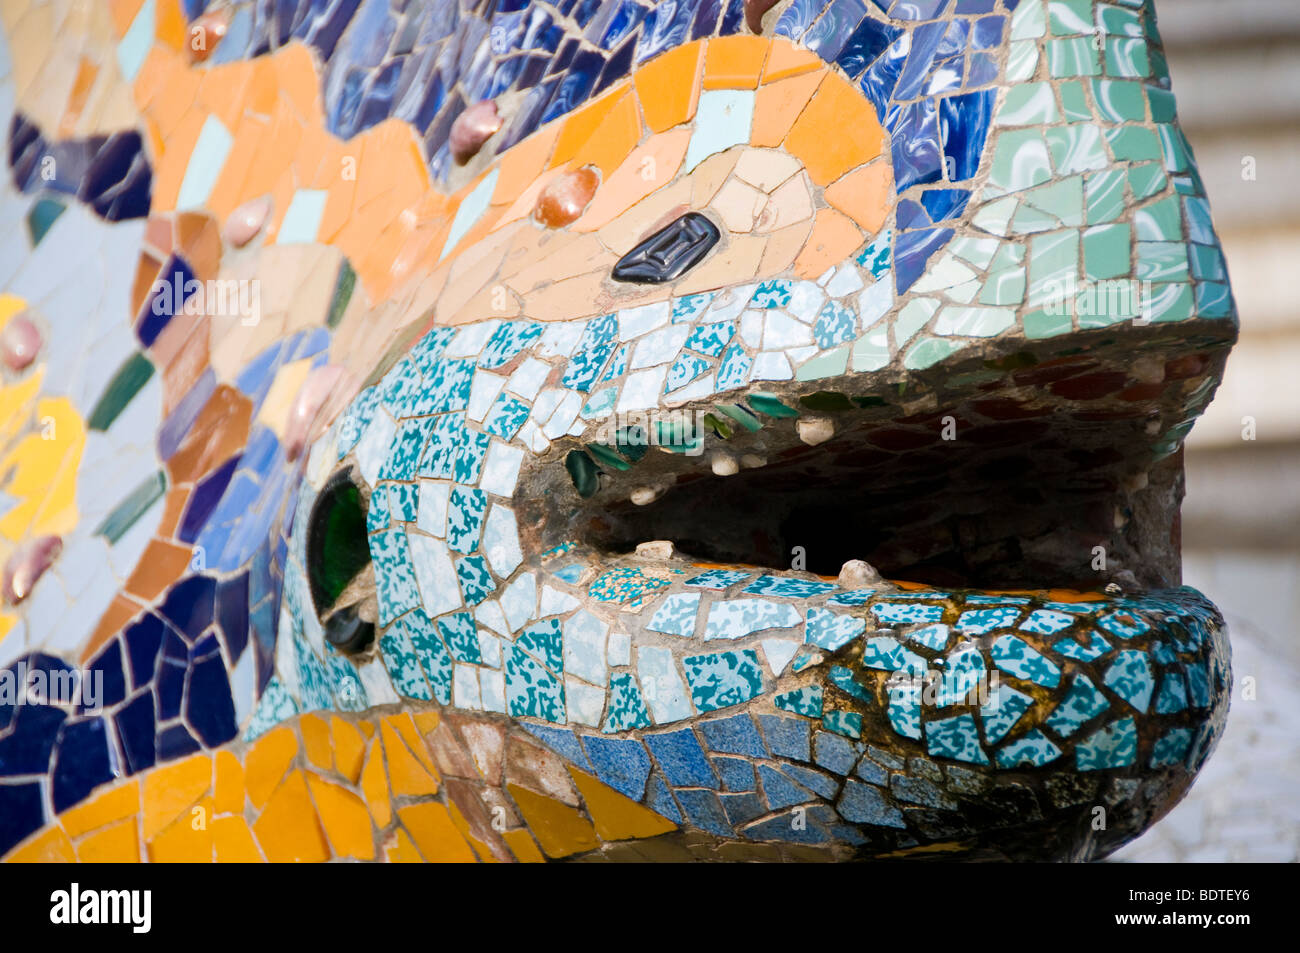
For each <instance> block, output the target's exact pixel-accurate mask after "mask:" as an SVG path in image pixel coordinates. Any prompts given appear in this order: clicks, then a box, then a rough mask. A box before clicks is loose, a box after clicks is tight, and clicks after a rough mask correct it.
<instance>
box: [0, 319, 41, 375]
mask: <svg viewBox="0 0 1300 953" xmlns="http://www.w3.org/2000/svg"><path fill="white" fill-rule="evenodd" d="M44 343H45V340H44V338H42V337H41V331H40V328H38V327H37V326H36V325H34V324H32V322H31V321H29V320H27V319H26V318H24V317H23V316H22V315H19V316H17V317H15V318H14V319H13V320H12V321H10V322H9V323H8V324H6V325H5V327H4V330H3V331H0V360H3V361H4V363H5V367H7V368H9V370H11V371H21V370H23V369H25V368H26V367H27V365H29V364H31V362H32V361H34V360H36V355H37V353H38V352H39V351H40V349H41V345H42V344H44Z"/></svg>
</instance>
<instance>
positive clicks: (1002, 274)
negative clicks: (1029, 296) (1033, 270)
mask: <svg viewBox="0 0 1300 953" xmlns="http://www.w3.org/2000/svg"><path fill="white" fill-rule="evenodd" d="M1024 300H1025V269H1023V268H1008V269H1007V270H1006V271H996V272H994V273H993V274H991V275H989V280H988V281H986V282H984V290H983V291H981V292H980V304H1000V305H1011V304H1020V302H1022V301H1024Z"/></svg>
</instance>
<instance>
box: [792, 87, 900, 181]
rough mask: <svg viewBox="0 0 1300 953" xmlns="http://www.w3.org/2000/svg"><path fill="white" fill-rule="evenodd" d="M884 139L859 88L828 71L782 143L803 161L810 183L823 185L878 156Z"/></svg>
mask: <svg viewBox="0 0 1300 953" xmlns="http://www.w3.org/2000/svg"><path fill="white" fill-rule="evenodd" d="M796 81H797V80H796ZM884 141H885V132H884V130H883V129H881V128H880V123H879V121H878V120H877V119H876V111H875V109H873V108H872V107H871V104H870V103H868V102H867V101H866V99H865V98H864V97H863V95H862V93H861V92H860V91H859V90H858V88H857V87H856V86H854V85H853V84H852V83H849V82H848V81H847V80H844V79H841V78H840V77H839V76H836V75H835V74H834V73H827V74H826V78H825V79H824V80H822V84H821V86H819V87H818V88H817V94H816V95H815V96H813V98H812V100H811V101H810V102H809V103H808V106H807V107H806V108H805V109H804V111H803V112H802V113H800V114H799V118H798V119H797V120H795V124H794V128H792V129H791V130H790V135H788V136H787V137H786V140H785V146H786V148H787V149H788V150H789V151H790V152H791V153H792V154H793V155H795V156H798V157H799V158H800V159H802V160H803V164H804V167H805V168H806V169H807V170H808V175H809V176H810V177H811V178H812V180H813V182H815V183H817V184H818V185H821V186H826V185H829V184H830V183H832V182H834V181H835V180H836V179H838V178H839V177H840V176H842V175H843V174H844V173H845V172H848V171H849V170H850V169H854V168H857V167H858V166H860V165H863V164H865V163H867V162H870V161H871V160H872V159H874V158H876V157H877V156H878V155H880V150H881V148H882V147H883V145H884Z"/></svg>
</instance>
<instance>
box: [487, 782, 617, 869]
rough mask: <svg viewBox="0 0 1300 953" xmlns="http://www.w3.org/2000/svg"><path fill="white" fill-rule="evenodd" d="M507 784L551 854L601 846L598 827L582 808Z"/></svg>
mask: <svg viewBox="0 0 1300 953" xmlns="http://www.w3.org/2000/svg"><path fill="white" fill-rule="evenodd" d="M506 787H507V789H508V790H509V791H510V796H511V797H512V798H513V799H514V802H515V805H516V806H517V807H518V808H519V813H520V814H522V815H523V816H524V820H525V821H527V823H528V827H529V829H530V830H531V831H532V834H533V836H534V837H535V838H537V843H538V844H540V845H541V848H542V850H543V851H545V853H546V855H547V856H548V857H568V856H570V855H571V854H577V853H582V852H583V851H588V850H594V849H595V848H597V847H599V846H600V841H599V840H598V839H597V838H596V830H595V828H593V827H592V826H591V822H590V821H588V820H587V819H586V818H585V817H583V815H582V813H581V812H580V811H577V810H575V809H574V808H571V807H569V806H568V805H567V804H562V803H560V802H559V801H557V800H555V799H554V798H550V797H547V796H546V795H545V794H538V793H537V792H535V791H530V790H528V789H527V788H521V787H519V786H518V785H515V784H507V785H506Z"/></svg>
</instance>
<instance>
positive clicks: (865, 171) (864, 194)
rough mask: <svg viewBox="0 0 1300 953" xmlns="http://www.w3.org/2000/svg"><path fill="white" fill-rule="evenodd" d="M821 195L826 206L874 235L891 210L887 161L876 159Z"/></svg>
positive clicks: (891, 188) (891, 173)
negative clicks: (827, 204)
mask: <svg viewBox="0 0 1300 953" xmlns="http://www.w3.org/2000/svg"><path fill="white" fill-rule="evenodd" d="M824 194H825V196H826V201H827V202H829V203H830V204H831V205H833V206H835V207H836V208H837V209H839V210H840V211H841V212H843V213H845V214H846V215H848V216H849V217H850V218H852V219H853V220H854V221H855V222H857V223H858V224H859V225H860V226H861V227H862V228H863V229H864V230H866V231H867V232H871V233H875V232H878V231H880V229H881V227H882V226H883V225H884V224H885V218H886V217H887V216H888V215H889V210H890V208H891V207H892V206H893V200H894V171H893V169H892V168H891V167H890V164H889V162H888V161H886V160H884V159H879V160H877V161H875V162H872V163H870V164H869V165H865V166H861V167H860V168H857V169H854V170H853V171H852V172H850V173H849V174H848V175H845V176H843V177H842V178H839V179H837V180H836V181H834V182H832V183H831V184H830V185H828V186H826V191H825V193H824Z"/></svg>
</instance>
